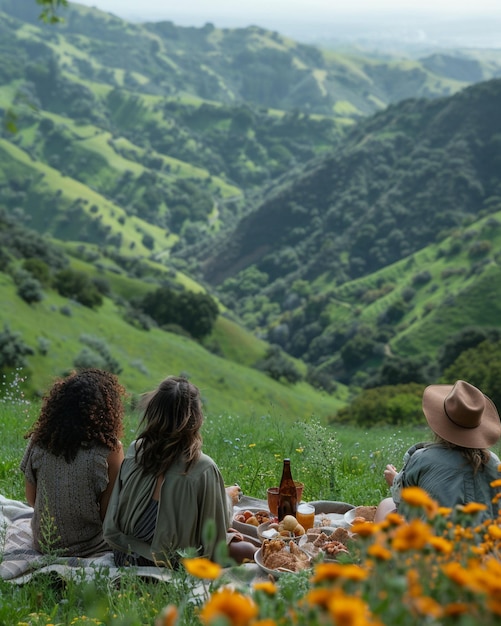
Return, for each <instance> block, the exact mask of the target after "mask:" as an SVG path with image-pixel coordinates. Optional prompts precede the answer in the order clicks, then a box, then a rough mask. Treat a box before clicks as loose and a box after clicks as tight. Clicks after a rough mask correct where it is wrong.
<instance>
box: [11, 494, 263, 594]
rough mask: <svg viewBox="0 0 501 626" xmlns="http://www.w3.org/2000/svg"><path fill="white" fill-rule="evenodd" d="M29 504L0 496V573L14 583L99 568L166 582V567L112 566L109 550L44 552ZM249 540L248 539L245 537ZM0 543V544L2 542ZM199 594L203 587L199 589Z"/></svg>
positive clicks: (250, 501)
mask: <svg viewBox="0 0 501 626" xmlns="http://www.w3.org/2000/svg"><path fill="white" fill-rule="evenodd" d="M257 503H259V506H260V505H261V503H262V501H260V500H256V499H255V498H246V497H244V498H243V499H242V501H241V503H240V506H242V505H244V506H256V505H258V504H257ZM32 515H33V509H32V507H30V506H28V505H27V504H25V503H23V502H19V501H17V500H10V499H8V498H5V497H4V496H2V495H0V540H1V543H0V555H1V563H0V576H1V578H3V579H4V580H8V581H10V582H12V583H15V584H24V583H26V582H28V581H30V580H31V579H32V578H33V577H34V576H40V575H47V574H51V575H56V576H58V577H60V578H62V579H67V580H68V579H71V578H73V577H78V579H79V580H82V578H84V579H86V580H92V579H93V578H94V577H95V576H96V572H97V571H99V572H100V573H102V574H105V575H106V576H108V577H109V578H110V579H112V580H118V579H120V577H121V576H123V575H124V574H125V575H130V574H131V573H134V574H135V575H136V576H139V577H141V578H143V579H152V580H153V579H155V580H165V581H168V580H169V579H170V578H171V575H172V574H171V572H170V570H168V569H166V568H160V567H155V566H153V567H144V566H142V567H134V568H132V567H127V568H118V567H116V565H115V563H114V560H113V553H112V552H111V551H110V552H106V553H105V554H100V555H96V556H95V557H88V558H81V557H56V556H50V555H44V554H41V553H40V552H38V551H37V550H35V549H34V547H33V534H32V530H31V517H32ZM248 539H249V540H251V539H252V538H248ZM2 544H3V545H2ZM242 567H245V568H247V569H250V575H251V576H255V577H256V578H259V577H260V576H261V575H262V572H261V570H260V569H259V567H258V566H257V565H255V564H246V565H245V566H242ZM200 593H203V587H201V588H200ZM195 595H196V590H195Z"/></svg>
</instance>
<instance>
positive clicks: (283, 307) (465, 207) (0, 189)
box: [0, 0, 501, 423]
mask: <svg viewBox="0 0 501 626" xmlns="http://www.w3.org/2000/svg"><path fill="white" fill-rule="evenodd" d="M63 5H65V3H64V2H44V3H42V4H41V5H39V6H37V5H36V4H35V3H33V2H31V0H21V1H19V2H18V1H15V2H14V0H0V35H1V41H2V44H1V45H0V79H1V80H0V109H2V112H3V118H4V125H3V129H2V131H1V136H0V208H2V209H5V211H6V212H5V213H2V216H3V217H2V219H1V220H0V221H1V226H2V229H3V230H0V237H1V238H2V242H3V245H2V248H1V251H0V290H1V295H2V300H3V301H5V302H7V304H6V306H5V307H3V309H2V312H1V317H0V322H2V324H3V333H2V335H1V336H2V341H3V344H2V345H3V346H4V347H3V348H2V352H1V358H2V359H3V360H2V361H1V363H2V366H1V367H2V368H3V370H4V371H7V370H8V371H11V370H12V369H13V368H16V367H19V366H22V367H23V368H27V383H26V384H27V385H28V386H29V389H30V392H36V393H41V391H42V389H43V387H44V386H45V384H46V383H47V381H48V380H49V379H50V377H51V376H53V375H55V374H58V373H63V372H64V371H67V370H68V369H69V368H71V367H83V366H85V365H92V364H94V365H98V366H106V367H108V368H110V369H112V370H113V371H117V372H121V375H122V376H123V377H124V379H125V381H126V383H127V384H129V385H131V387H132V388H133V389H134V390H137V389H139V388H144V387H145V386H147V385H149V380H150V379H151V377H152V376H154V377H155V378H160V377H161V376H163V375H165V374H166V373H179V372H185V373H186V372H187V373H189V374H190V376H192V377H194V378H197V380H195V382H198V383H203V384H208V391H207V393H208V394H210V395H211V396H212V397H214V395H216V394H219V397H218V398H217V400H216V402H217V406H221V407H223V406H225V405H226V406H227V408H230V407H232V408H233V407H235V408H236V407H237V406H238V398H240V401H241V398H242V397H245V398H246V402H247V403H248V405H246V407H245V408H244V407H243V405H242V406H241V407H240V408H241V410H251V411H252V412H254V413H255V414H258V413H266V412H267V410H268V408H269V406H272V405H275V402H278V403H279V405H280V406H283V407H284V410H285V411H289V410H293V411H295V412H297V413H298V414H302V415H304V414H309V413H313V414H318V415H320V416H322V418H324V419H329V418H330V419H332V418H334V416H335V414H336V412H337V410H338V408H339V407H340V406H342V405H343V404H345V403H346V402H347V400H348V395H347V391H346V387H345V384H346V385H350V386H351V390H352V393H353V394H354V395H356V394H357V393H358V392H359V391H360V390H361V389H366V390H367V391H366V392H364V393H363V394H362V396H361V397H360V401H361V402H362V405H363V403H364V402H365V398H366V397H367V398H369V400H370V398H371V397H372V396H371V395H370V393H372V394H373V397H376V396H377V395H378V392H371V390H373V389H374V388H378V389H381V388H382V387H384V388H387V387H388V388H389V387H391V386H393V385H401V386H403V389H404V391H403V392H402V393H400V392H399V393H397V394H396V395H397V400H395V399H394V397H393V395H392V394H393V392H392V391H391V390H390V391H389V395H388V396H386V394H385V393H383V392H381V393H379V397H380V399H381V401H382V402H383V404H382V405H381V406H382V407H384V406H386V407H387V408H386V409H383V408H382V409H381V418H380V419H381V420H382V421H391V422H400V421H405V420H406V419H412V417H410V413H408V411H407V405H409V406H413V402H414V400H413V399H412V397H413V395H414V396H417V395H418V394H417V393H414V394H413V393H409V394H407V392H406V389H408V387H407V386H408V385H411V384H416V385H421V386H423V385H425V384H426V383H428V382H433V381H436V380H438V379H440V378H445V379H446V378H447V377H449V376H453V375H455V376H459V375H460V372H464V377H468V376H469V377H470V378H471V370H467V369H465V367H464V366H465V360H466V357H463V361H460V360H459V359H460V357H461V354H462V352H464V351H465V350H467V349H473V350H475V351H476V352H475V354H474V355H473V356H472V359H473V360H475V359H476V358H477V357H476V356H475V355H477V353H478V354H480V350H481V349H480V347H479V346H480V344H481V343H482V341H480V339H479V340H478V341H476V340H475V341H470V342H469V341H466V340H465V335H464V334H463V336H462V337H461V338H458V337H460V336H461V334H462V333H465V332H466V330H465V329H467V328H470V329H471V332H472V333H473V334H472V335H471V336H473V335H474V336H475V337H477V338H480V337H481V338H483V339H482V340H487V341H488V342H489V343H488V346H489V348H488V349H489V350H490V347H491V346H492V345H495V344H493V342H495V341H498V339H499V336H496V332H497V330H498V328H499V319H500V318H499V313H500V311H499V304H498V298H497V297H496V294H497V293H498V292H499V282H500V279H501V274H500V272H499V258H500V256H499V250H500V244H501V228H500V226H499V224H500V218H501V215H500V211H501V189H500V180H499V171H500V169H499V164H500V163H501V156H500V153H499V151H500V147H501V143H500V141H499V137H500V136H501V128H500V127H499V115H497V111H498V109H499V102H500V98H501V95H500V90H501V84H500V82H499V81H490V82H481V83H480V84H478V85H475V86H473V87H470V88H468V89H463V88H464V87H465V86H466V85H467V84H469V83H472V82H474V83H478V82H479V81H485V80H486V79H488V78H490V77H492V76H495V75H496V74H497V73H498V72H499V63H498V56H496V53H495V51H494V52H493V51H485V53H482V52H481V51H470V52H465V51H462V52H461V53H460V54H458V55H457V56H454V55H452V53H451V54H450V55H449V54H445V53H440V54H434V55H430V56H429V57H427V58H426V59H422V60H421V61H412V62H410V61H407V60H406V61H391V62H389V61H387V60H381V59H368V58H363V57H354V56H346V55H343V54H341V53H338V52H332V51H323V50H320V49H317V48H313V47H311V46H304V45H302V44H298V43H296V42H293V41H290V40H288V39H286V38H284V37H282V36H281V35H280V34H279V33H271V32H269V31H266V30H263V29H260V28H258V27H250V28H247V29H239V30H231V29H218V28H216V27H214V26H213V25H211V24H207V25H206V26H205V27H203V28H200V29H197V28H180V27H177V26H175V25H174V24H172V23H170V22H162V23H157V24H129V23H127V22H125V21H123V20H120V19H118V18H116V17H114V16H112V15H110V14H104V13H101V12H99V11H97V10H95V9H90V8H86V7H81V6H78V5H71V4H70V6H69V8H68V10H66V9H65V8H64V6H63ZM41 6H42V7H45V9H47V12H46V13H45V14H44V15H43V16H42V17H45V18H46V19H47V20H48V21H51V20H52V18H53V17H54V15H57V16H61V17H63V18H64V21H62V22H58V23H57V24H56V25H47V24H43V22H42V21H41V20H40V11H41V10H42V9H41ZM54 9H57V12H56V14H54V12H53V10H54ZM188 52H189V54H188ZM462 89H463V90H462ZM460 90H462V91H460ZM458 91H459V93H457V94H456V95H455V96H453V97H447V98H444V97H441V98H438V96H444V95H448V94H452V93H455V92H458ZM416 96H426V97H427V98H431V100H422V99H421V100H419V99H416ZM408 97H412V99H407V100H405V101H403V102H399V103H398V104H397V103H396V102H397V101H399V100H401V99H402V98H408ZM392 103H393V104H392ZM387 105H390V106H387ZM385 107H386V108H385ZM378 110H379V113H377V114H375V115H373V116H370V117H367V118H365V119H364V117H363V116H366V115H367V114H370V113H373V112H375V111H378ZM6 216H9V219H4V217H6ZM14 225H15V228H14ZM34 231H35V232H37V233H40V234H42V235H43V237H42V238H40V236H39V235H37V236H35V234H34ZM485 302H489V306H484V305H482V304H481V303H485ZM202 309H203V310H204V311H205V313H204V314H203V315H202V314H201V311H202ZM55 318H62V319H60V320H58V321H56V319H55ZM89 329H92V330H89ZM244 329H246V330H244ZM471 336H470V339H471ZM258 337H259V338H258ZM444 344H446V345H449V346H450V345H452V346H453V349H452V352H450V354H452V353H454V359H452V358H448V359H447V358H445V357H443V352H442V347H443V345H444ZM56 346H57V348H56ZM181 346H182V347H181ZM166 351H167V352H168V355H169V357H168V362H167V363H166V359H165V357H164V358H162V355H163V354H165V352H166ZM494 354H495V353H494V352H493V351H492V350H490V351H489V358H491V359H492V358H494V357H493V355H494ZM478 358H481V357H478ZM235 366H237V367H235ZM239 368H242V369H239ZM461 368H463V369H461ZM480 371H483V370H482V369H481V368H480ZM240 378H243V379H244V380H240ZM475 380H476V381H477V384H479V385H480V386H482V385H481V383H482V384H485V385H487V388H488V389H493V386H494V384H493V381H494V378H492V380H488V377H487V374H485V376H483V377H482V376H481V375H480V374H479V375H478V376H477V377H476V378H475ZM209 381H210V383H209ZM263 381H264V382H263ZM263 385H264V387H263ZM269 385H271V387H270V391H268V386H269ZM399 389H400V388H399ZM366 393H367V394H369V395H368V396H366ZM493 393H494V390H493ZM281 395H283V399H280V400H277V398H280V396H281ZM211 402H214V400H213V399H212V398H211ZM282 402H283V403H282ZM370 402H372V400H370ZM370 402H369V405H370ZM395 403H397V404H398V405H399V406H398V407H397V408H396V409H394V407H393V405H394V404H395ZM390 404H391V406H390ZM267 407H268V408H267ZM292 407H294V408H292ZM353 410H354V411H355V412H357V411H359V409H358V408H357V407H356V406H355V405H354V407H353ZM379 412H380V411H379V410H378V414H379ZM363 413H364V412H363V410H362V411H361V412H358V413H357V417H355V413H350V412H349V411H348V412H347V413H346V414H343V415H342V416H340V417H342V418H343V419H348V420H349V419H352V418H353V419H354V420H356V421H359V422H360V423H362V422H364V421H366V417H364V416H363ZM395 416H397V417H398V416H400V417H398V419H397V417H395ZM406 416H407V417H406ZM378 419H379V418H378Z"/></svg>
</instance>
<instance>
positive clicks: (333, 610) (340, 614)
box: [328, 596, 371, 626]
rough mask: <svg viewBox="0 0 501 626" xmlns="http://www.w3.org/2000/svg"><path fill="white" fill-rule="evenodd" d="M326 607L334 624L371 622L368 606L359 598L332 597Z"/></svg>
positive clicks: (359, 625) (352, 625) (345, 625)
mask: <svg viewBox="0 0 501 626" xmlns="http://www.w3.org/2000/svg"><path fill="white" fill-rule="evenodd" d="M328 609H329V613H330V616H331V617H332V620H333V622H334V624H335V625H336V626H369V624H370V623H371V622H370V613H369V610H368V607H367V605H366V604H365V602H364V601H363V600H362V599H361V598H353V597H350V596H343V597H337V598H333V599H332V600H331V602H330V603H329V605H328Z"/></svg>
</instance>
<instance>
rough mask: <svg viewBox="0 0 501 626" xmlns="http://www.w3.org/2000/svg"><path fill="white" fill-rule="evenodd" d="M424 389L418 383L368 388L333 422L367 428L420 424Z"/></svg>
mask: <svg viewBox="0 0 501 626" xmlns="http://www.w3.org/2000/svg"><path fill="white" fill-rule="evenodd" d="M423 390H424V387H423V385H421V384H417V383H411V384H407V385H389V386H384V387H377V388H375V389H365V390H364V391H362V393H360V394H359V395H358V396H357V397H356V398H355V399H354V400H353V402H351V404H349V405H348V406H346V407H343V408H342V409H340V410H339V411H338V413H337V415H336V416H335V418H334V419H333V421H334V422H345V423H350V424H358V425H360V426H364V427H370V426H375V425H381V424H392V425H404V424H414V423H416V424H420V423H422V421H423V411H422V408H421V403H422V398H423Z"/></svg>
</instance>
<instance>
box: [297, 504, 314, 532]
mask: <svg viewBox="0 0 501 626" xmlns="http://www.w3.org/2000/svg"><path fill="white" fill-rule="evenodd" d="M296 519H297V521H298V523H299V524H301V526H302V527H303V528H304V529H305V530H308V529H309V528H313V526H314V525H315V507H314V506H313V505H312V504H306V503H305V502H303V503H302V504H299V505H298V507H297V513H296Z"/></svg>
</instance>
